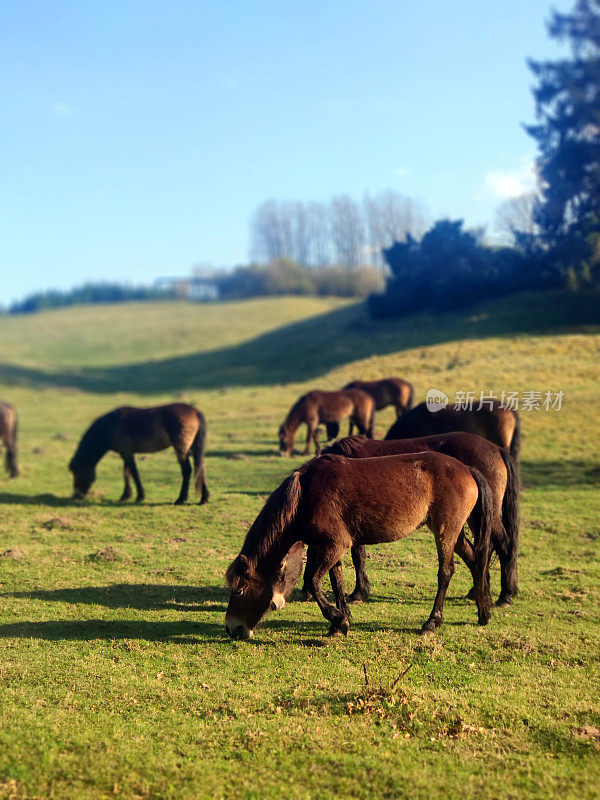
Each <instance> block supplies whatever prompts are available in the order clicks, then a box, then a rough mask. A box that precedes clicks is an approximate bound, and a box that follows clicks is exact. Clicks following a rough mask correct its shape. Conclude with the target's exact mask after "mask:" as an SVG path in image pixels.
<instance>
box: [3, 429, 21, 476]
mask: <svg viewBox="0 0 600 800" xmlns="http://www.w3.org/2000/svg"><path fill="white" fill-rule="evenodd" d="M5 444H6V469H7V471H8V474H9V475H10V477H11V478H16V477H17V475H18V474H19V467H18V466H17V443H16V441H15V438H14V435H13V439H12V441H11V440H10V439H7V440H6V441H5Z"/></svg>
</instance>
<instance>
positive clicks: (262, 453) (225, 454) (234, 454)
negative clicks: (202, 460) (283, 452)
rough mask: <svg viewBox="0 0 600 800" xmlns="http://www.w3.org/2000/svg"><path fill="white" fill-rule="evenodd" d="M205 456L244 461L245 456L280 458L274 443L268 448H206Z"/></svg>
mask: <svg viewBox="0 0 600 800" xmlns="http://www.w3.org/2000/svg"><path fill="white" fill-rule="evenodd" d="M273 442H275V435H273ZM206 457H207V458H224V459H226V460H227V461H245V460H246V459H247V458H265V457H271V458H273V459H275V458H277V459H280V458H281V456H280V455H279V451H278V450H277V447H276V446H275V444H273V447H272V448H271V449H270V450H207V451H206Z"/></svg>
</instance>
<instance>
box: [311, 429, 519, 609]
mask: <svg viewBox="0 0 600 800" xmlns="http://www.w3.org/2000/svg"><path fill="white" fill-rule="evenodd" d="M425 450H430V451H434V452H437V453H445V454H446V455H447V456H452V457H453V458H456V459H457V460H458V461H461V462H462V463H463V464H466V465H467V466H468V467H473V468H474V469H477V470H479V472H481V474H482V475H483V477H484V478H485V479H486V481H487V482H488V484H489V486H490V489H491V491H492V499H493V503H494V519H493V523H492V539H491V542H492V547H493V548H494V550H496V552H497V553H498V558H499V561H500V597H499V598H498V600H497V602H496V605H498V606H503V605H509V604H510V603H512V599H513V597H516V595H517V593H518V585H517V554H518V549H519V476H518V470H517V465H516V463H515V461H514V459H513V458H512V456H511V455H510V454H509V453H508V451H506V450H504V449H503V448H502V447H498V445H495V444H493V442H490V441H488V440H487V439H484V438H483V437H482V436H476V435H475V434H474V433H464V432H454V433H442V434H439V435H437V436H423V437H421V438H419V439H397V440H391V441H384V442H380V441H378V440H375V439H364V438H362V437H360V436H349V437H347V438H346V439H340V441H339V442H336V443H335V444H333V445H331V447H328V448H327V449H326V450H325V451H324V452H326V453H331V454H333V455H342V456H346V457H347V458H374V457H380V456H390V455H400V454H401V453H420V452H423V451H425ZM352 561H353V563H354V567H355V570H356V588H355V589H354V591H353V592H352V594H351V595H350V597H349V598H348V601H349V602H360V601H362V600H366V599H367V597H368V596H369V589H370V584H369V579H368V578H367V575H366V572H365V548H364V547H363V546H362V545H354V546H353V547H352ZM304 594H305V599H307V595H308V587H307V586H306V585H305V586H304Z"/></svg>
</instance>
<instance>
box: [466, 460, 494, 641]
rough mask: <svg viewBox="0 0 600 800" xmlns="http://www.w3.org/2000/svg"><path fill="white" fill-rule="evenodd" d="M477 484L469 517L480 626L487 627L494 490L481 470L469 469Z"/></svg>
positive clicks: (490, 598) (490, 600) (490, 601)
mask: <svg viewBox="0 0 600 800" xmlns="http://www.w3.org/2000/svg"><path fill="white" fill-rule="evenodd" d="M469 471H470V473H471V475H472V476H473V480H474V481H475V483H476V484H477V489H478V490H479V496H478V498H477V502H476V503H475V505H474V507H473V510H472V511H471V514H470V516H469V527H470V528H471V531H472V533H473V538H474V541H475V544H474V548H473V555H474V557H475V569H474V573H473V578H474V584H475V602H476V603H477V610H478V612H479V624H480V625H486V624H487V622H488V621H489V619H490V607H491V604H492V597H491V594H490V581H489V564H490V553H491V538H492V526H493V522H494V498H493V496H492V490H491V489H490V486H489V484H488V482H487V481H486V479H485V478H484V477H483V475H482V474H481V472H479V470H477V469H474V468H473V467H469Z"/></svg>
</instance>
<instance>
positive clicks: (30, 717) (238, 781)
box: [0, 294, 600, 800]
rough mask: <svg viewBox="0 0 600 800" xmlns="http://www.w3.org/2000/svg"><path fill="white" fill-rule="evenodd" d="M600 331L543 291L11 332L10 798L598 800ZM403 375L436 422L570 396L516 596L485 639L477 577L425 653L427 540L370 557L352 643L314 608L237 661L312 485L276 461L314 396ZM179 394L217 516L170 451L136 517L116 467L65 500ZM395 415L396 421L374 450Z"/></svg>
mask: <svg viewBox="0 0 600 800" xmlns="http://www.w3.org/2000/svg"><path fill="white" fill-rule="evenodd" d="M596 314H597V303H596V301H595V298H589V299H587V300H586V299H581V298H564V297H560V296H559V295H555V294H546V295H522V296H519V297H517V298H507V299H505V300H502V301H495V302H493V303H487V304H484V305H481V306H479V307H478V308H477V309H475V310H473V311H470V312H468V313H466V314H455V315H444V316H435V315H419V316H417V317H413V318H409V319H406V320H402V321H397V322H393V323H376V324H374V323H372V322H371V321H370V320H369V319H368V317H366V316H365V314H364V311H363V310H362V308H361V307H360V306H357V305H354V304H351V303H347V302H345V301H341V300H339V301H334V300H331V299H322V300H316V299H309V298H281V299H274V300H256V301H251V302H247V303H232V304H223V305H214V306H199V305H192V304H186V303H174V304H163V303H160V304H154V305H153V304H143V305H131V306H129V305H127V306H114V307H106V306H102V307H97V308H90V307H86V308H79V309H69V310H62V311H55V312H47V313H42V314H39V315H35V316H31V317H11V318H8V317H0V343H1V344H0V348H1V349H0V397H2V398H6V399H7V400H10V401H12V402H14V403H15V405H16V406H17V408H18V409H19V412H20V416H21V427H20V430H21V436H20V441H21V464H22V475H21V477H19V478H18V479H17V480H15V481H8V480H7V479H6V478H5V477H4V475H0V509H1V510H2V513H1V514H0V681H1V682H2V686H1V689H2V708H1V711H0V713H1V715H2V725H0V798H1V797H5V796H6V797H26V796H30V797H31V796H40V797H48V796H52V797H55V798H64V799H65V800H66V798H72V797H78V798H84V799H86V798H107V797H115V796H118V797H125V798H133V797H136V798H153V799H154V798H177V799H178V800H180V799H181V798H190V800H191V798H204V797H207V798H208V797H227V798H238V797H239V798H248V799H250V798H259V797H260V798H280V797H281V796H282V794H283V793H285V796H286V797H287V798H291V799H295V798H306V797H319V798H333V797H337V798H342V797H353V798H371V797H378V798H379V797H389V798H392V797H393V798H397V797H410V798H411V800H412V798H433V797H439V796H444V797H447V798H461V800H464V799H465V798H478V800H492V798H494V799H495V798H503V797H506V798H508V797H510V798H520V797H523V798H527V799H528V800H529V798H545V797H549V796H554V795H558V794H560V795H561V796H562V797H564V798H578V799H579V798H588V797H590V798H591V797H593V796H595V794H596V793H597V786H598V785H600V766H599V764H600V759H598V752H599V750H598V748H599V744H598V742H599V736H600V734H599V733H598V731H599V730H600V705H599V703H598V696H597V685H598V680H599V677H600V676H599V661H598V653H599V652H600V624H599V621H598V602H599V600H600V591H599V589H598V587H599V586H600V536H599V531H598V518H599V517H600V492H599V490H598V481H599V479H600V468H599V466H598V464H599V460H598V453H597V437H596V435H595V434H596V433H597V430H598V428H599V425H600V409H599V408H598V403H597V387H598V363H599V359H598V357H599V355H600V328H599V327H598V325H597V324H594V320H595V319H596ZM388 374H389V375H400V376H402V377H405V378H407V379H409V380H411V381H412V382H413V383H414V384H415V387H416V390H417V399H418V400H420V399H422V398H423V396H424V394H425V392H426V391H427V389H428V388H430V387H435V388H439V389H442V390H444V391H445V392H446V393H447V394H448V395H449V396H451V397H452V396H453V395H454V393H456V392H458V391H473V392H474V393H475V396H477V397H478V396H479V392H480V391H484V392H485V393H486V394H487V393H490V392H494V393H496V394H497V395H500V393H501V392H502V391H517V392H520V393H522V392H525V391H539V392H542V393H543V392H544V391H546V390H551V391H553V392H558V391H562V392H564V397H563V403H562V408H561V410H560V411H558V410H554V411H547V412H546V411H544V410H542V409H540V410H534V411H523V412H522V415H521V417H522V428H523V462H522V475H523V482H524V486H525V489H524V492H523V507H522V517H523V524H522V534H521V536H522V539H521V559H520V566H519V570H520V582H521V594H520V597H519V598H518V601H517V602H516V603H515V604H514V606H513V607H512V608H511V609H510V610H508V611H499V610H498V611H496V612H495V613H494V615H493V618H492V621H491V623H490V625H489V626H487V628H485V629H484V630H481V629H478V628H477V626H476V625H475V624H474V623H475V619H476V616H475V611H474V607H473V605H472V604H471V603H469V602H468V601H466V600H465V599H464V595H465V593H466V591H467V589H468V586H469V580H468V577H469V576H468V574H467V570H466V569H465V568H464V567H463V566H462V564H458V565H457V571H456V574H455V576H454V578H453V580H452V583H451V586H450V590H449V593H448V598H447V601H446V606H445V610H444V613H445V622H444V625H443V626H442V628H441V629H440V631H439V632H438V633H437V634H436V636H435V637H434V638H432V639H421V638H420V637H418V636H417V634H416V631H417V630H418V628H419V626H420V624H421V623H422V622H423V620H424V619H425V618H426V616H427V615H428V613H429V611H430V608H431V603H432V601H433V595H434V587H435V585H436V571H437V560H436V556H435V547H434V544H433V540H432V537H431V535H430V534H429V533H428V531H426V530H420V531H418V532H417V533H416V534H414V535H413V536H412V537H410V538H409V539H407V540H405V541H402V542H398V543H394V544H392V545H388V546H381V547H376V548H371V549H370V555H369V561H368V571H369V576H370V578H371V582H372V585H373V597H372V599H371V600H370V601H369V602H368V603H366V604H364V605H362V606H358V607H355V608H354V610H353V616H354V619H353V626H352V628H351V631H350V634H349V636H348V638H347V639H344V640H327V639H326V638H325V637H324V633H325V631H326V630H327V624H326V623H325V621H324V620H323V618H322V617H321V615H320V613H319V611H318V609H317V608H316V606H315V605H314V604H302V603H298V602H292V603H290V604H288V606H286V608H285V609H283V610H282V611H281V612H278V613H277V614H274V615H272V617H270V618H269V619H268V621H266V622H265V623H264V625H262V626H261V627H260V628H259V629H258V630H257V632H256V636H255V639H254V640H253V641H252V642H249V643H234V642H231V641H229V639H228V638H227V637H226V635H225V633H224V629H223V617H224V611H225V607H226V603H227V592H226V591H225V589H224V586H223V574H224V571H225V568H226V566H227V564H228V563H229V561H230V560H231V559H232V558H233V556H234V555H235V554H236V553H237V552H238V550H239V547H240V545H241V542H242V540H243V537H244V535H245V532H246V530H247V528H248V525H249V524H250V523H251V521H252V520H253V518H254V517H255V516H256V514H257V513H258V511H259V510H260V508H261V506H262V503H263V501H264V498H265V496H266V495H268V494H269V492H271V491H272V490H273V489H274V488H275V487H276V486H277V485H278V483H279V482H280V481H281V480H282V478H283V477H284V476H285V475H286V474H288V472H289V471H290V469H291V468H292V466H294V465H295V464H297V463H301V459H300V458H297V459H294V460H284V459H281V458H279V456H278V455H277V452H276V439H275V434H276V430H277V426H278V424H279V423H280V422H281V419H282V418H283V416H284V414H285V412H286V411H287V409H288V408H289V406H290V405H291V403H292V402H293V401H294V400H295V399H296V397H297V396H298V395H299V394H300V393H301V392H302V391H305V390H306V389H307V388H309V387H311V386H316V385H318V386H322V387H323V388H335V387H339V386H341V385H342V384H343V383H345V382H346V381H348V380H349V379H351V378H352V377H357V376H365V377H378V376H384V375H388ZM176 397H177V398H182V399H184V400H188V401H194V402H196V403H197V404H198V406H199V407H201V408H202V409H203V411H204V412H205V414H206V416H207V419H208V424H209V454H208V455H209V457H208V482H209V486H210V489H211V492H212V500H211V502H210V503H209V504H208V505H207V506H203V507H202V508H199V507H198V506H196V505H192V504H189V505H187V506H184V507H177V508H175V507H173V506H172V505H171V502H172V501H173V500H174V499H175V497H176V495H177V492H178V489H179V485H180V480H181V477H180V473H179V470H178V467H177V464H176V463H175V459H174V457H173V453H172V452H170V451H165V452H163V453H158V454H155V455H152V456H148V457H142V458H139V459H138V461H139V467H140V473H141V476H142V480H143V482H144V485H145V488H146V496H147V502H145V503H144V504H142V505H140V506H133V505H127V506H125V505H120V504H118V503H117V502H116V498H117V497H118V496H119V495H120V492H121V488H122V478H121V464H120V462H119V459H118V458H117V457H116V456H115V455H110V454H109V455H107V456H106V457H105V458H104V459H103V460H102V461H101V462H100V464H99V467H98V477H97V481H96V483H95V485H94V489H93V493H92V495H91V497H90V499H89V500H88V501H86V502H83V503H75V502H73V501H71V500H70V499H69V496H70V492H71V483H70V476H69V474H68V471H67V468H66V465H67V463H68V460H69V458H70V456H71V455H72V453H73V450H74V449H75V446H76V444H77V442H78V440H79V437H80V436H81V433H82V432H83V430H84V429H85V427H86V426H87V425H88V424H89V422H90V421H91V419H93V418H94V417H95V416H97V415H99V414H100V413H102V412H104V411H106V410H107V409H108V408H110V407H113V406H116V405H119V404H122V403H137V404H151V403H155V402H159V401H163V400H164V401H168V400H172V399H173V398H176ZM392 420H393V413H392V412H391V410H389V409H388V410H386V411H383V412H381V413H380V414H378V416H377V421H376V428H377V432H378V433H379V434H380V435H381V434H383V433H384V432H385V430H386V428H387V426H388V425H389V424H390V423H391V422H392ZM107 548H112V550H110V549H107ZM107 554H108V555H107ZM344 572H345V577H346V585H347V586H348V585H351V583H352V580H351V578H352V573H351V569H350V564H349V563H348V562H346V563H345V569H344ZM492 580H493V583H494V589H497V584H498V570H497V565H493V566H492ZM405 671H406V673H405V675H404V677H402V678H401V679H399V680H398V681H397V682H396V683H394V681H395V680H396V678H397V676H398V675H400V674H401V673H404V672H405ZM365 673H366V675H367V677H368V680H369V685H368V687H366V686H365Z"/></svg>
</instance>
